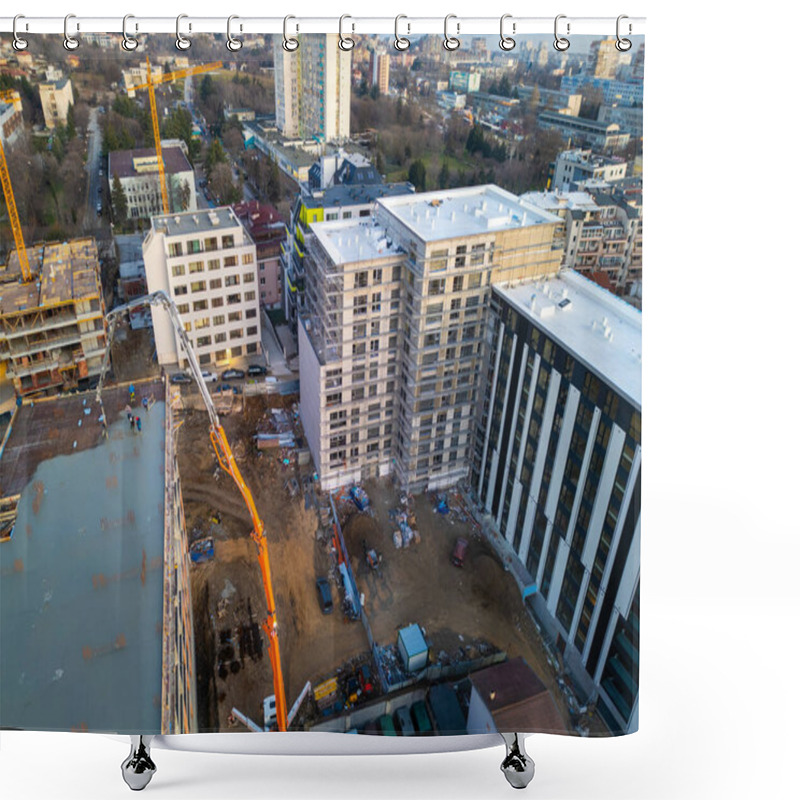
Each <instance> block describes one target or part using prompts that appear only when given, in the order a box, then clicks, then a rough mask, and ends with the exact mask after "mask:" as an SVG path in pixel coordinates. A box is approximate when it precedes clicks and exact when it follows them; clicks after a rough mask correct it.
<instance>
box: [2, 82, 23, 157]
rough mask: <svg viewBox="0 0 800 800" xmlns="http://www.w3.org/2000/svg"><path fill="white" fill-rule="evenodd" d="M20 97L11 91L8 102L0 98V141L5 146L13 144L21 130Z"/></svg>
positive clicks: (17, 93)
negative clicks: (11, 94)
mask: <svg viewBox="0 0 800 800" xmlns="http://www.w3.org/2000/svg"><path fill="white" fill-rule="evenodd" d="M23 128H24V126H23V121H22V99H21V98H20V96H19V92H14V93H13V99H12V100H11V101H10V102H4V101H2V100H0V143H2V144H3V145H4V146H5V147H8V146H9V145H12V144H14V142H16V141H17V139H18V138H19V137H20V135H21V134H22V131H23Z"/></svg>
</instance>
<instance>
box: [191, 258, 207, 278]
mask: <svg viewBox="0 0 800 800" xmlns="http://www.w3.org/2000/svg"><path fill="white" fill-rule="evenodd" d="M203 269H204V266H203V262H202V261H190V262H189V274H190V275H194V274H195V273H197V272H202V271H203Z"/></svg>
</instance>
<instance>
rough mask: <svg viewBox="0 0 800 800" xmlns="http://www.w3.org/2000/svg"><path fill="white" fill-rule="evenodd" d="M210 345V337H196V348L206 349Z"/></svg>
mask: <svg viewBox="0 0 800 800" xmlns="http://www.w3.org/2000/svg"><path fill="white" fill-rule="evenodd" d="M210 344H211V337H210V336H198V337H197V346H198V347H208V346H209V345H210Z"/></svg>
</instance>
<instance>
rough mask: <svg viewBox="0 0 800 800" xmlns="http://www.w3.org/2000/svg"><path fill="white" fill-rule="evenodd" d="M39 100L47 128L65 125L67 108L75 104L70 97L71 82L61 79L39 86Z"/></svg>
mask: <svg viewBox="0 0 800 800" xmlns="http://www.w3.org/2000/svg"><path fill="white" fill-rule="evenodd" d="M39 99H40V100H41V101H42V111H44V124H45V125H46V126H47V127H48V128H55V127H56V126H57V125H66V124H67V114H68V113H69V108H70V106H71V105H73V104H74V103H75V99H74V97H73V95H72V81H71V80H70V79H69V78H62V79H61V80H58V81H51V82H49V83H40V84H39Z"/></svg>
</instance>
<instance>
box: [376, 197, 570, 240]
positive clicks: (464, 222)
mask: <svg viewBox="0 0 800 800" xmlns="http://www.w3.org/2000/svg"><path fill="white" fill-rule="evenodd" d="M378 205H379V206H383V207H384V208H385V209H386V210H387V211H388V212H389V213H390V214H392V215H393V216H394V217H396V218H397V219H398V220H400V222H402V223H403V224H404V225H405V226H406V227H407V228H409V230H411V231H412V232H413V233H415V234H416V235H417V236H419V237H420V238H421V239H423V240H424V241H436V240H438V239H452V238H455V237H461V236H474V235H477V234H481V233H489V232H492V231H499V230H510V229H513V228H527V227H531V226H533V225H542V224H549V223H554V222H555V223H561V220H560V219H559V218H558V217H556V216H554V215H553V214H549V213H548V212H547V211H542V210H541V209H535V208H532V207H531V206H529V205H524V204H523V203H521V202H520V201H519V198H518V197H517V196H516V195H514V194H511V192H507V191H506V190H505V189H501V188H500V187H499V186H494V185H493V184H488V185H486V186H467V187H464V188H462V189H449V190H443V191H438V192H425V193H423V194H412V195H405V196H402V197H389V198H382V199H380V200H378Z"/></svg>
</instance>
